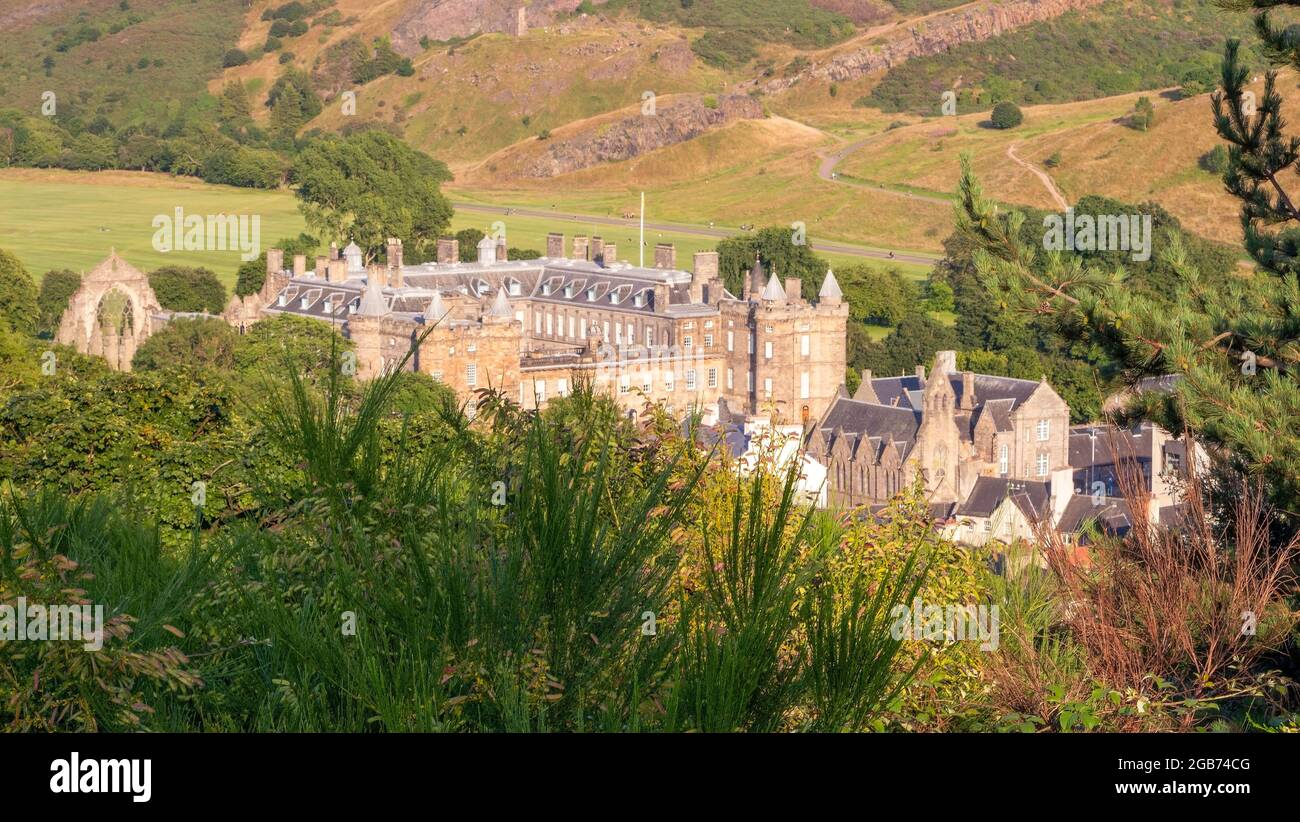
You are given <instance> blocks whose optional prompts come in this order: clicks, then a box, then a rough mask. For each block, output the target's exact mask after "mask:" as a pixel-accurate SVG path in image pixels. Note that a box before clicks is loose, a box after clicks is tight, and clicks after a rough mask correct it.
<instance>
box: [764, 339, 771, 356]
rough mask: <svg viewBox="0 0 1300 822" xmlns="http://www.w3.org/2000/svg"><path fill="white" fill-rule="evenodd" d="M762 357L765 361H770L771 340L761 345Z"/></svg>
mask: <svg viewBox="0 0 1300 822" xmlns="http://www.w3.org/2000/svg"><path fill="white" fill-rule="evenodd" d="M763 357H764V358H765V359H769V360H770V359H772V341H771V340H768V341H767V342H765V343H763Z"/></svg>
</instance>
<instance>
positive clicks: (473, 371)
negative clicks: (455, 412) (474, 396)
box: [465, 362, 478, 388]
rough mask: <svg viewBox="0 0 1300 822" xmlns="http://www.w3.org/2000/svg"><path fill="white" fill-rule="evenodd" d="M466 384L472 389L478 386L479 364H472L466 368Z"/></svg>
mask: <svg viewBox="0 0 1300 822" xmlns="http://www.w3.org/2000/svg"><path fill="white" fill-rule="evenodd" d="M465 384H466V385H468V386H469V387H470V388H473V387H474V386H476V385H478V363H475V362H472V363H469V364H468V365H466V366H465Z"/></svg>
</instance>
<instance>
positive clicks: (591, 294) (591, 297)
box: [587, 285, 596, 303]
mask: <svg viewBox="0 0 1300 822" xmlns="http://www.w3.org/2000/svg"><path fill="white" fill-rule="evenodd" d="M595 301H596V286H594V285H593V286H592V287H591V288H588V289H587V302H589V303H594V302H595Z"/></svg>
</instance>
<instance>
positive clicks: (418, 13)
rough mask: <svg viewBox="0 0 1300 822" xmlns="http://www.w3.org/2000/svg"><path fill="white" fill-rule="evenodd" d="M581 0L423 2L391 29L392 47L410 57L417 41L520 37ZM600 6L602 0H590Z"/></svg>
mask: <svg viewBox="0 0 1300 822" xmlns="http://www.w3.org/2000/svg"><path fill="white" fill-rule="evenodd" d="M581 2H582V0H424V2H422V3H419V4H417V5H415V6H414V7H413V8H412V9H411V11H410V12H408V13H407V15H406V16H405V17H404V18H403V19H401V20H399V21H398V23H397V25H395V26H394V27H393V38H392V39H393V48H395V49H397V50H398V51H399V52H401V53H402V54H404V55H406V56H408V57H410V56H412V55H415V54H418V53H419V52H420V38H422V37H428V38H429V39H430V40H452V39H455V38H458V37H472V36H473V35H475V34H487V33H490V32H497V31H502V32H506V33H508V34H515V35H518V34H523V32H524V31H525V30H526V29H528V28H533V27H536V26H546V25H550V24H551V23H552V22H553V21H554V20H555V15H556V14H557V13H562V12H572V11H573V10H574V9H576V8H577V7H578V5H579V3H581ZM594 2H595V4H596V5H600V4H602V3H604V2H605V0H594Z"/></svg>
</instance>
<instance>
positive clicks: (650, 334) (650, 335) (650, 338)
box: [645, 328, 655, 348]
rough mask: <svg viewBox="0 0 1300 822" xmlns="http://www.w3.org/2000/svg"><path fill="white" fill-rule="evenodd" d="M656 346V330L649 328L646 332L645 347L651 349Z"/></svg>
mask: <svg viewBox="0 0 1300 822" xmlns="http://www.w3.org/2000/svg"><path fill="white" fill-rule="evenodd" d="M654 344H655V330H654V329H653V328H647V329H646V330H645V347H646V348H651V347H653V346H654Z"/></svg>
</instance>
